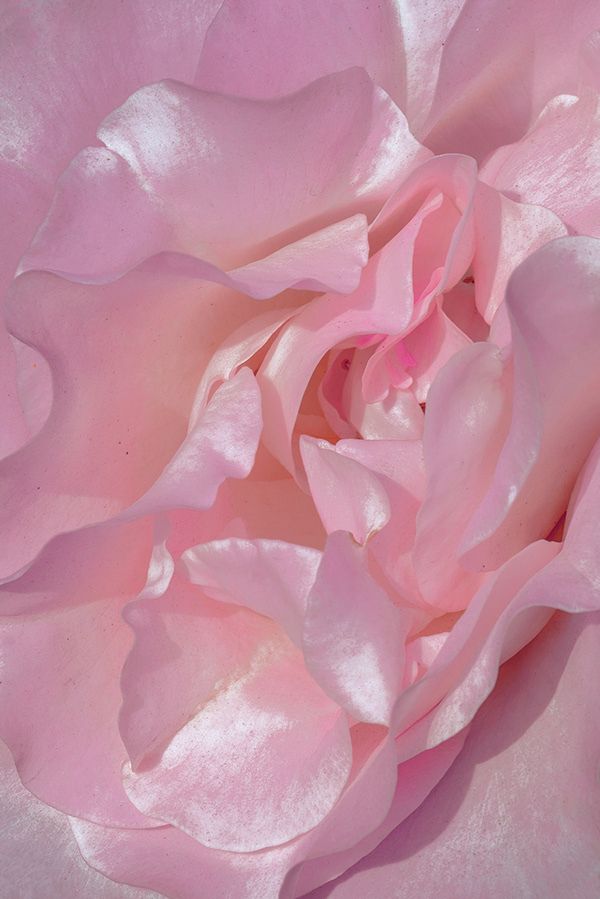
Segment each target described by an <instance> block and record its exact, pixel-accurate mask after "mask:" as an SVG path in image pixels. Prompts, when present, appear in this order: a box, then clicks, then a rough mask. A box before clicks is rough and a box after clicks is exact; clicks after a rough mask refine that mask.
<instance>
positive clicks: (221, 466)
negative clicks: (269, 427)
mask: <svg viewBox="0 0 600 899" xmlns="http://www.w3.org/2000/svg"><path fill="white" fill-rule="evenodd" d="M261 429H262V417H261V410H260V393H259V390H258V387H257V386H256V381H255V380H254V375H253V374H252V372H251V371H250V369H248V368H243V369H241V370H240V371H239V372H238V373H237V374H236V375H234V376H233V377H232V378H231V380H229V381H225V382H224V383H223V384H221V385H220V387H218V388H217V390H216V391H215V393H214V395H213V397H212V398H211V400H210V402H209V403H208V406H207V407H206V409H205V410H204V411H203V413H202V414H201V415H200V417H199V419H198V421H197V422H196V423H195V424H194V426H193V427H192V428H191V430H190V431H189V433H188V435H187V437H186V438H185V439H184V441H183V443H182V444H181V446H180V447H179V448H178V449H177V450H176V452H175V454H174V455H173V457H172V458H171V459H170V461H169V462H168V463H167V466H166V467H165V468H164V470H163V471H162V473H161V474H160V475H159V476H158V478H157V480H156V481H155V482H154V484H153V485H152V486H151V487H150V489H149V490H148V491H147V493H145V494H144V495H143V496H142V497H140V499H139V500H137V502H135V503H134V504H133V505H132V506H130V508H129V509H127V511H126V512H125V513H123V516H124V517H126V518H128V519H129V518H133V517H138V516H140V515H145V514H148V513H156V512H158V511H166V510H168V509H173V508H187V509H189V508H192V509H209V508H210V507H211V506H212V504H213V503H214V501H215V499H216V496H217V490H218V489H219V487H220V486H221V484H222V483H223V481H225V480H226V479H227V478H245V477H247V475H248V474H250V471H251V469H252V466H253V464H254V458H255V456H256V450H257V448H258V441H259V438H260V432H261Z"/></svg>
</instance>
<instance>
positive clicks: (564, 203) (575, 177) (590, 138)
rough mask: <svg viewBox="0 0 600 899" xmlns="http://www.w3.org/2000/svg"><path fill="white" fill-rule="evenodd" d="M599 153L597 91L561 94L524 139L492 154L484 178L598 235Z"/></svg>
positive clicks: (574, 227)
mask: <svg viewBox="0 0 600 899" xmlns="http://www.w3.org/2000/svg"><path fill="white" fill-rule="evenodd" d="M599 157H600V106H599V102H598V97H597V95H596V94H595V93H591V92H586V93H584V94H583V95H582V96H581V97H577V96H572V95H568V96H560V97H556V98H555V99H553V100H552V101H551V102H550V103H549V104H548V106H547V107H546V108H545V109H544V111H543V112H542V113H541V115H540V117H539V119H538V120H537V121H536V122H535V124H534V125H533V127H532V128H531V130H530V131H529V133H528V134H527V136H526V137H525V138H523V139H522V140H520V141H519V142H518V143H517V144H515V145H511V146H508V147H502V148H501V149H500V150H498V151H497V152H496V153H495V154H494V155H493V156H492V157H491V159H490V160H489V161H488V162H487V164H486V165H485V166H484V168H483V170H482V173H481V176H482V179H483V180H484V181H486V182H487V183H488V184H491V185H492V186H493V187H495V188H496V189H497V190H502V191H505V192H506V193H507V194H508V195H509V196H510V197H511V198H512V199H513V200H519V201H520V202H522V203H535V204H537V205H538V206H545V207H546V208H547V209H551V210H552V212H554V213H555V214H556V215H557V216H558V217H559V218H560V219H561V220H562V221H563V222H564V223H565V224H567V225H568V226H569V228H570V230H571V231H572V232H575V233H576V234H588V235H591V236H594V237H600V228H599V226H598V217H599V214H600V174H599V171H600V170H599V167H598V159H599Z"/></svg>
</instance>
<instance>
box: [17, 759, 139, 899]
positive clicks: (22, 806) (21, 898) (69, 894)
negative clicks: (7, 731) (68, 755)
mask: <svg viewBox="0 0 600 899" xmlns="http://www.w3.org/2000/svg"><path fill="white" fill-rule="evenodd" d="M0 781H1V784H2V789H1V790H0V809H1V819H2V828H1V830H0V851H1V852H2V871H1V872H0V890H1V891H2V893H3V894H4V895H5V896H11V897H15V899H29V897H34V896H39V895H40V894H43V895H46V896H61V899H79V897H81V896H94V897H97V899H153V894H149V893H147V892H146V891H145V890H138V889H135V888H133V887H127V886H124V885H123V884H116V883H113V882H112V881H110V880H107V879H106V878H105V877H102V876H101V875H100V874H98V873H97V872H96V871H94V870H93V869H92V868H90V867H89V866H88V865H87V864H86V862H85V861H84V860H83V858H82V857H81V854H80V852H79V848H78V846H77V843H76V841H75V839H74V837H73V832H72V830H71V828H70V826H69V819H68V818H67V817H66V815H62V814H61V813H60V812H57V811H56V810H55V809H53V808H51V807H50V806H48V805H44V804H43V803H42V802H40V801H39V799H36V798H35V796H33V795H32V794H31V793H30V792H29V791H28V790H26V789H25V787H24V786H23V785H22V784H21V782H20V780H19V778H18V775H17V773H16V771H15V769H14V764H13V760H12V757H11V755H10V752H8V750H7V749H6V748H5V747H4V746H2V747H1V748H0Z"/></svg>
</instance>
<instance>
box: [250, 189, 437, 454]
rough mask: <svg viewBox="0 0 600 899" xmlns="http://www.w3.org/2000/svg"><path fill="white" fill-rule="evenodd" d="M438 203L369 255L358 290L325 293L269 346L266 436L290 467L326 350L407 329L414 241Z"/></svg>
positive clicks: (262, 376) (264, 371) (264, 376)
mask: <svg viewBox="0 0 600 899" xmlns="http://www.w3.org/2000/svg"><path fill="white" fill-rule="evenodd" d="M437 208H438V205H437V201H435V202H434V201H433V200H430V202H426V203H425V204H424V205H423V206H422V207H421V208H420V209H418V211H417V212H416V213H413V216H412V218H411V220H410V221H409V222H408V224H407V225H405V227H404V228H403V229H402V230H401V231H400V232H399V233H398V234H396V236H395V237H393V238H392V239H391V240H390V242H389V243H387V244H386V245H385V246H384V247H383V249H382V250H380V251H379V252H378V253H377V254H376V255H375V256H374V257H373V258H372V259H371V260H370V262H369V265H368V266H367V267H366V269H365V271H364V274H363V277H362V280H361V283H360V286H359V287H358V289H357V290H356V291H355V292H354V293H353V294H351V295H350V296H348V297H346V296H341V295H339V294H326V295H324V296H322V297H319V298H317V299H315V300H314V301H313V302H312V303H310V304H309V305H308V306H306V307H305V308H304V309H303V310H302V311H301V312H300V313H299V314H298V315H297V316H295V318H294V319H293V320H292V321H291V322H290V323H289V324H288V325H287V326H286V327H285V328H283V329H282V331H281V332H280V334H279V335H278V337H277V339H276V340H275V342H274V343H273V345H272V347H271V349H270V350H269V352H268V354H267V356H266V358H265V361H264V363H263V365H262V366H261V368H260V369H259V372H258V382H259V384H260V387H261V391H262V395H263V410H264V415H265V429H264V441H265V444H266V446H267V447H268V449H269V450H270V451H271V452H272V454H273V455H274V456H275V458H276V459H278V460H279V461H280V462H281V463H282V464H283V465H285V466H286V467H287V468H288V469H289V470H290V471H293V470H294V467H295V466H294V460H293V453H292V446H291V437H292V433H293V430H294V423H295V420H296V416H297V414H298V410H299V408H300V404H301V401H302V396H303V394H304V392H305V390H306V388H307V386H308V382H309V380H310V378H311V376H312V374H313V372H314V370H315V368H316V366H317V365H318V363H319V362H320V360H321V359H322V358H323V356H324V355H325V353H326V352H327V351H328V350H330V349H332V348H333V347H335V346H336V345H338V344H340V343H342V342H345V341H348V340H350V339H353V338H356V337H360V336H362V335H372V334H391V333H392V334H393V333H395V334H398V333H401V332H402V331H404V330H405V329H406V328H408V326H409V324H410V322H411V319H412V318H413V310H414V308H415V296H414V286H413V272H412V268H413V257H414V248H415V243H416V241H417V238H418V236H419V232H420V230H421V227H422V225H423V223H424V221H425V220H426V219H427V217H428V216H429V215H431V214H433V213H434V212H435V210H436V209H437ZM354 392H356V391H354ZM391 402H392V403H393V399H392V401H391ZM415 405H416V404H415ZM408 417H413V416H410V415H409V416H408ZM353 423H354V424H356V422H354V421H353Z"/></svg>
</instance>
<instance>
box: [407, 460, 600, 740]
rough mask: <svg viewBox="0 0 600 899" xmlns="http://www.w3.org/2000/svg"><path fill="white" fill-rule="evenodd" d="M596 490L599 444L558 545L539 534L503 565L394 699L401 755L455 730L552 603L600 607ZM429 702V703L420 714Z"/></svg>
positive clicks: (570, 609) (599, 483) (542, 621)
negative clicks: (425, 667) (418, 676)
mask: <svg viewBox="0 0 600 899" xmlns="http://www.w3.org/2000/svg"><path fill="white" fill-rule="evenodd" d="M599 492H600V444H598V445H597V446H596V448H595V450H594V452H593V453H592V455H591V457H590V460H589V462H588V463H587V465H586V467H585V469H584V471H583V473H582V477H581V480H580V484H579V486H578V489H577V492H576V496H575V500H574V502H573V504H572V507H571V509H570V510H569V521H568V525H567V530H566V534H565V542H564V545H563V547H562V549H561V547H560V544H557V543H553V542H548V541H543V540H540V541H537V542H536V543H532V544H530V545H529V546H527V547H526V548H525V549H524V550H522V551H521V552H520V553H518V554H517V555H515V556H514V557H513V558H512V559H510V560H509V561H508V562H507V563H506V564H505V565H504V566H502V568H501V569H499V571H498V572H496V573H495V574H494V576H493V577H492V578H491V579H490V580H489V581H488V583H487V584H486V585H485V587H484V588H483V589H482V590H480V592H479V593H478V594H477V596H476V597H474V599H473V600H472V601H471V604H470V605H469V608H468V609H467V611H466V612H465V613H464V615H463V616H462V617H461V619H460V620H459V621H458V622H457V623H456V624H455V626H454V628H453V629H452V631H451V632H450V634H449V636H448V638H447V639H446V641H445V642H444V645H443V646H442V648H441V650H440V652H439V654H438V656H437V657H436V659H435V661H434V663H433V664H432V666H431V668H430V669H429V671H428V673H427V674H426V676H425V677H424V678H423V679H422V680H421V681H420V682H418V683H417V684H415V685H414V686H412V687H411V688H409V690H407V691H406V692H405V693H404V694H403V696H402V697H401V698H400V700H399V701H398V705H397V708H396V715H397V723H398V726H399V728H400V730H403V731H404V734H403V736H402V737H401V738H400V746H401V751H402V754H403V756H404V757H410V755H411V753H413V752H414V751H415V750H416V751H420V749H422V748H423V745H428V746H433V745H436V743H438V742H441V741H443V740H445V739H448V738H449V737H450V736H452V735H453V734H454V733H457V732H458V731H459V730H461V729H462V728H463V727H464V726H465V725H466V724H467V723H468V722H469V721H470V720H471V718H472V717H473V715H474V714H475V712H476V711H477V709H478V708H479V706H480V704H481V702H482V701H483V700H484V699H485V698H486V696H487V695H488V694H489V693H490V692H491V690H492V688H493V686H494V683H495V681H496V677H497V671H498V666H499V664H500V663H501V662H503V661H504V660H505V659H507V658H508V657H509V656H510V655H512V654H513V653H515V652H517V651H518V650H519V649H520V648H521V647H522V646H524V645H525V644H526V643H527V642H529V640H531V639H532V638H533V637H534V636H535V635H536V634H537V633H538V632H539V631H540V630H541V628H542V627H543V626H544V624H545V623H546V621H547V620H548V617H549V614H550V612H551V611H552V610H553V609H561V610H563V611H567V612H590V611H591V612H595V611H597V610H598V609H599V608H600V593H599V591H598V571H597V568H598V564H597V559H598V537H597V527H596V523H595V519H596V509H597V503H598V495H599ZM440 700H441V702H440ZM438 703H439V704H438ZM428 708H429V709H431V710H432V711H431V712H430V714H428V715H425V717H423V716H424V713H425V712H426V711H427V709H428ZM417 720H418V724H414V726H413V727H412V728H410V729H409V730H405V728H406V726H407V725H408V724H409V723H414V722H415V721H417ZM417 747H418V748H417Z"/></svg>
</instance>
